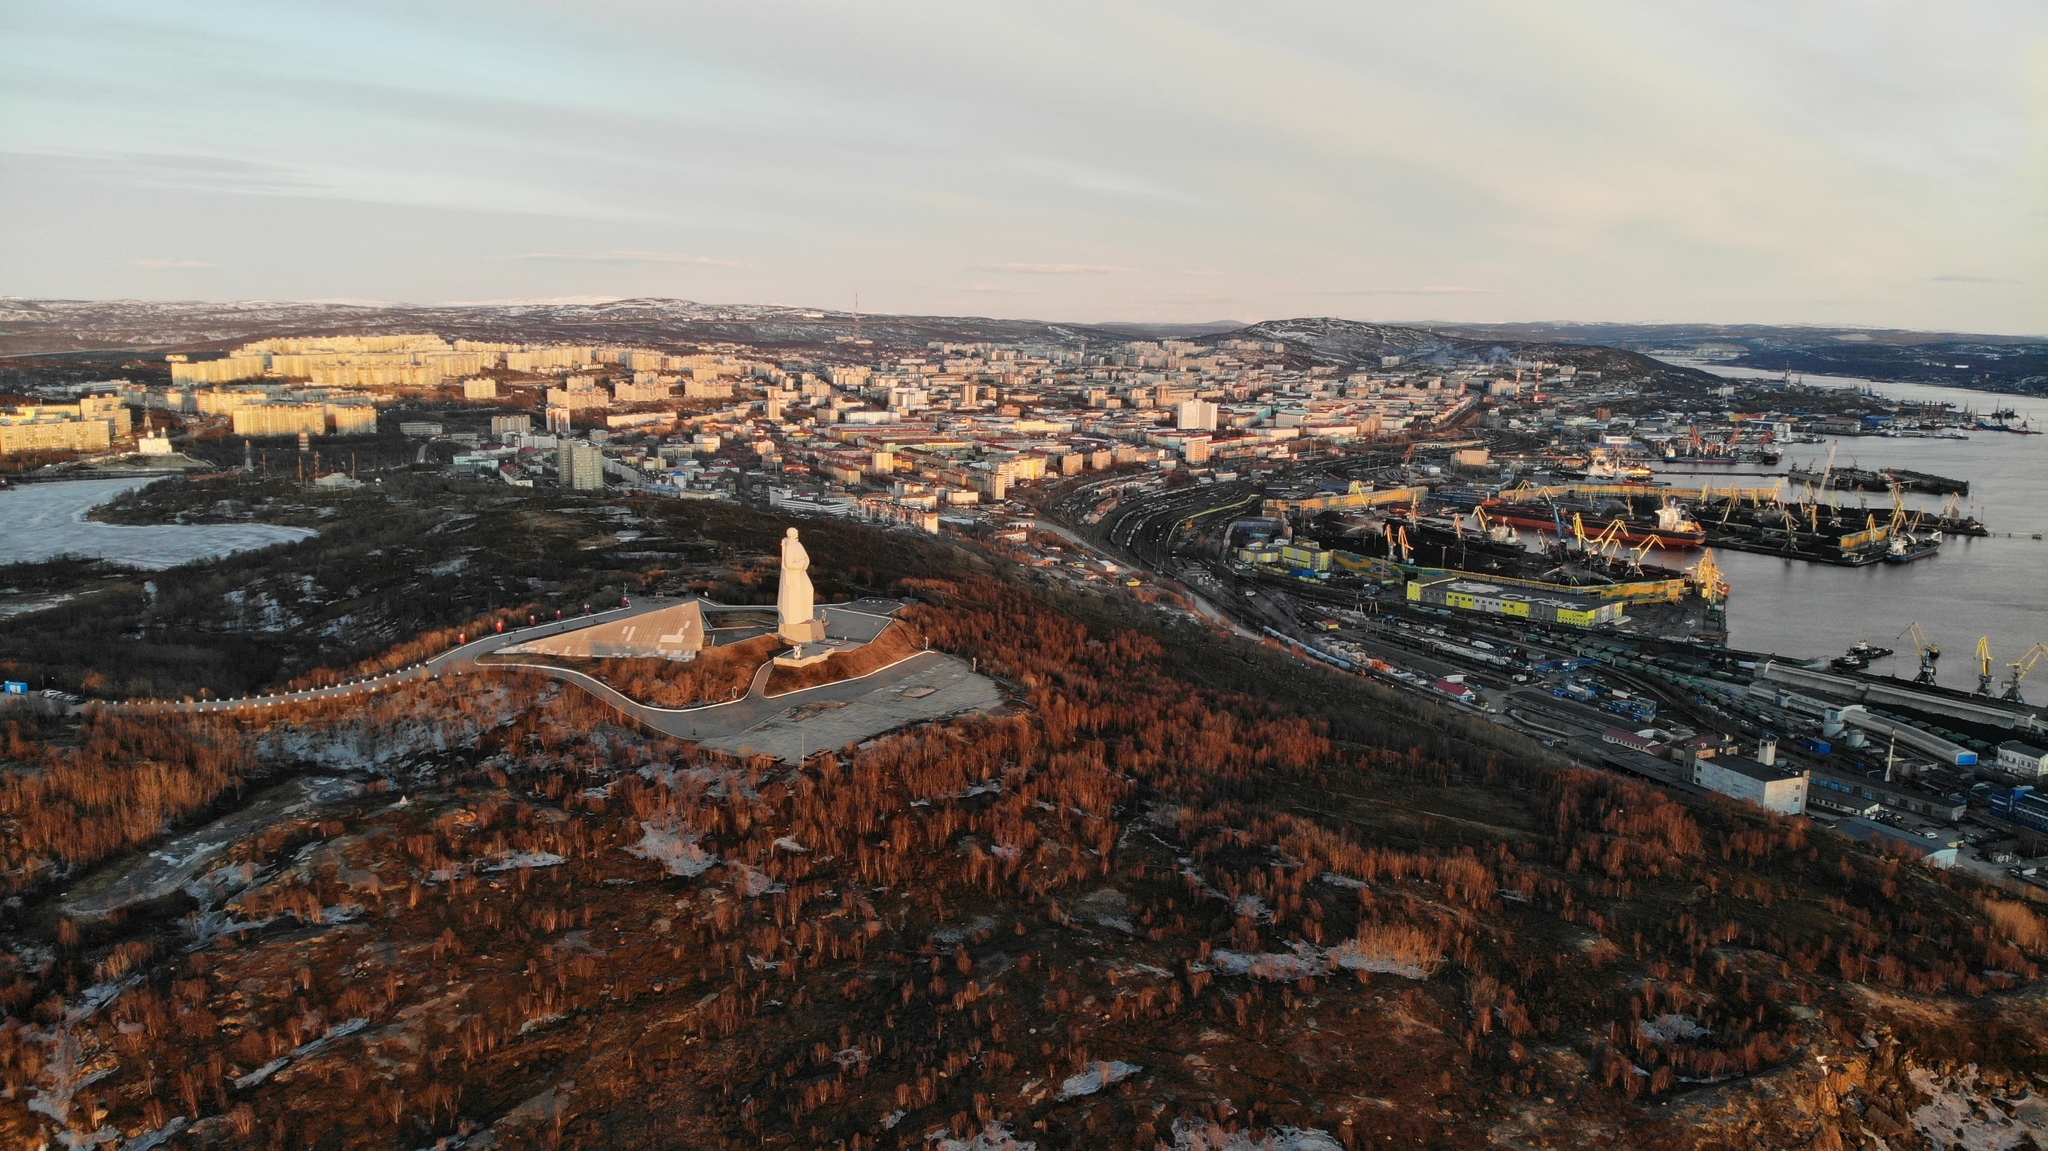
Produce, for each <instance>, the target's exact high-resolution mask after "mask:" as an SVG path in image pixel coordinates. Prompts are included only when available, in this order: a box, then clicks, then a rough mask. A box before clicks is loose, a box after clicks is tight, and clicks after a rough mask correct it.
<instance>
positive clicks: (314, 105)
mask: <svg viewBox="0 0 2048 1151" xmlns="http://www.w3.org/2000/svg"><path fill="white" fill-rule="evenodd" d="M4 21H5V24H4V26H5V27H6V28H7V30H8V33H9V34H8V35H7V36H5V37H4V38H0V59H4V60H5V61H6V62H7V64H8V67H7V69H6V73H5V77H4V78H0V101H4V104H5V106H6V108H7V110H8V112H9V114H8V115H7V116H5V117H0V171H4V173H5V176H6V178H5V179H4V180H0V209H4V211H5V214H6V219H7V223H6V224H5V225H4V226H0V229H4V230H0V242H4V243H5V245H6V247H7V250H8V251H9V257H10V258H9V259H8V260H6V261H5V263H4V265H0V272H4V275H0V292H5V293H7V294H10V295H15V296H22V297H30V298H76V299H100V300H104V299H115V298H133V299H142V300H156V301H174V300H210V301H220V302H230V301H237V300H251V299H262V300H271V301H299V300H336V299H352V300H358V301H387V300H388V301H401V300H402V301H417V302H419V303H416V304H415V305H414V306H432V304H434V303H440V302H449V301H492V300H507V299H535V298H561V297H577V296H583V297H590V296H613V297H618V298H645V297H663V298H680V299H690V300H708V301H731V302H741V301H749V300H755V301H765V300H794V301H798V302H797V303H793V304H790V305H787V306H792V307H810V308H820V307H822V308H831V309H833V310H847V309H849V308H851V306H852V305H853V302H854V295H855V293H858V294H859V296H860V299H861V310H862V311H864V312H871V313H875V314H881V313H891V314H906V315H907V314H927V315H984V316H990V317H997V318H1012V319H1021V318H1043V317H1046V316H1066V317H1071V316H1090V317H1095V318H1093V319H1090V320H1086V321H1081V320H1067V321H1054V322H1075V323H1080V322H1087V323H1106V322H1151V323H1206V322H1221V321H1222V320H1225V319H1230V320H1251V319H1271V318H1279V317H1291V316H1325V315H1334V316H1343V317H1346V318H1353V319H1360V320H1367V321H1373V322H1384V323H1407V324H1416V323H1440V324H1474V323H1481V324H1485V323H1622V324H1656V323H1687V324H1692V323H1697V324H1730V325H1734V324H1757V325H1778V326H1782V325H1803V326H1815V327H1837V326H1849V327H1867V328H1873V329H1907V330H1916V331H1952V332H1959V333H1984V334H2003V335H2035V334H2039V333H2041V332H2043V331H2044V330H2048V279H2044V277H2043V276H2042V274H2041V272H2040V269H2041V268H2043V267H2048V202H2044V198H2043V197H2042V195H2041V189H2042V188H2043V187H2048V112H2044V111H2043V110H2044V109H2048V98H2044V97H2048V9H2043V8H2042V7H2040V6H2038V5H2032V4H2027V3H2024V2H2022V0H1987V2H1985V3H1979V4H1973V5H1969V6H1963V7H1954V6H1951V7H1944V8H1940V9H1930V8H1926V7H1921V6H1912V5H1906V4H1886V5H1881V6H1876V7H1873V6H1871V5H1851V4H1847V3H1835V4H1822V5H1814V6H1804V7H1800V8H1796V9H1784V8H1782V6H1777V5H1771V4H1768V3H1764V2H1762V0H1740V2H1733V3H1728V4H1722V5H1715V6H1712V7H1711V8H1702V9H1683V10H1680V9H1672V10H1652V9H1643V8H1638V7H1634V6H1628V5H1621V4H1609V3H1595V2H1588V3H1579V4H1572V5H1567V6H1560V7H1552V8H1545V9H1542V10H1540V11H1538V10H1519V9H1503V8H1498V7H1494V6H1490V5H1484V4H1480V3H1476V2H1472V0H1454V2H1451V3H1446V4H1443V5H1433V6H1429V7H1428V8H1426V9H1416V8H1410V7H1408V6H1402V5H1395V4H1386V3H1366V4H1355V5H1335V4H1324V3H1305V2H1304V3H1281V4H1274V5H1269V6H1261V7H1259V8H1257V9H1244V8H1238V7H1234V6H1228V5H1221V4H1207V5H1192V6H1186V5H1183V6H1174V7H1171V8H1169V7H1164V6H1157V5H1152V4H1146V3H1136V2H1126V3H1114V4H1109V5H1091V6H1087V7H1082V6H1078V5H1032V6H1030V7H1028V8H1027V7H1024V6H987V5H981V6H974V7H972V8H961V7H954V6H936V5H924V4H914V3H904V4H889V5H870V6H864V7H862V8H859V9H857V10H856V9H850V8H844V7H840V6H835V5H828V4H806V3H790V4H771V5H759V6H751V7H747V8H743V9H733V8H725V7H720V6H708V5H703V6H698V5H680V6H678V5H657V4H651V3H645V2H644V0H617V2H614V3H608V4H597V5H578V6H569V5H558V4H550V3H541V2H536V0H527V2H520V3H510V4H500V5H491V6H483V5H476V4H463V3H455V4H449V5H442V6H437V7H434V8H430V9H429V8H420V7H418V6H400V5H397V4H389V3H367V4H358V5H351V6H348V7H345V8H344V7H341V6H299V7H293V8H275V7H272V6H266V5H259V4H254V3H249V2H247V0H191V2H182V3H173V4H168V5H142V4H138V3H133V2H132V0H99V2H87V3H82V4H77V5H69V6H42V7H31V6H16V7H15V8H13V9H10V10H9V12H8V14H7V15H6V16H5V17H4ZM1560 316H1562V317H1568V318H1565V319H1556V318H1538V317H1560Z"/></svg>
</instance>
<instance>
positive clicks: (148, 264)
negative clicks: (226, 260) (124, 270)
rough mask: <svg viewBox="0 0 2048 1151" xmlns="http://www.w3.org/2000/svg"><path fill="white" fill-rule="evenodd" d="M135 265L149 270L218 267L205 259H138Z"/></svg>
mask: <svg viewBox="0 0 2048 1151" xmlns="http://www.w3.org/2000/svg"><path fill="white" fill-rule="evenodd" d="M135 266H136V267H138V268H141V269H143V270H144V271H149V272H160V271H163V270H164V269H165V268H218V267H220V265H219V264H209V263H207V262H206V261H205V260H137V261H135Z"/></svg>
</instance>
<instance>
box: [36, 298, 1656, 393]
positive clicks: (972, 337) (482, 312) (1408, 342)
mask: <svg viewBox="0 0 2048 1151" xmlns="http://www.w3.org/2000/svg"><path fill="white" fill-rule="evenodd" d="M408 331H432V332H436V333H439V334H441V335H443V336H446V337H449V338H453V339H473V340H490V341H506V342H512V341H521V340H534V341H558V342H565V343H609V344H628V343H647V342H655V343H659V342H663V341H691V342H707V343H718V342H730V343H737V344H751V345H755V346H760V347H767V348H775V347H789V348H795V347H815V346H818V345H831V344H834V343H835V342H837V341H840V340H843V339H846V338H850V337H854V336H858V337H860V338H862V339H866V340H869V341H871V342H872V343H874V344H875V345H880V346H883V347H887V348H890V349H902V350H905V351H922V350H923V349H924V347H925V345H926V344H928V343H930V342H932V341H935V340H936V341H944V342H950V343H983V342H987V343H1012V344H1034V343H1036V344H1046V345H1054V346H1065V347H1075V346H1080V345H1083V344H1094V345H1097V346H1108V345H1112V344H1120V343H1124V342H1126V341H1130V340H1137V339H1191V340H1194V341H1195V342H1198V343H1201V344H1205V345H1209V346H1216V345H1219V344H1222V343H1224V342H1226V341H1229V340H1257V341H1260V342H1264V343H1281V344H1285V345H1286V347H1287V349H1288V351H1289V352H1290V353H1291V354H1294V355H1298V356H1300V357H1302V358H1303V359H1304V360H1306V361H1308V362H1310V363H1316V364H1326V365H1332V366H1337V367H1341V368H1344V369H1347V370H1349V369H1354V368H1358V367H1367V368H1374V367H1378V366H1379V363H1380V358H1381V357H1383V356H1388V355H1399V356H1401V357H1403V358H1404V359H1407V360H1410V361H1419V362H1428V363H1442V364H1445V365H1449V364H1451V363H1454V362H1456V363H1465V364H1470V363H1473V362H1478V363H1482V364H1492V365H1512V363H1513V362H1515V361H1517V360H1524V361H1526V360H1534V359H1546V360H1551V361H1553V362H1562V363H1572V364H1576V365H1577V366H1579V367H1581V368H1584V369H1587V370H1610V371H1611V370H1625V371H1628V372H1630V373H1632V374H1637V375H1648V376H1683V375H1686V374H1688V372H1687V369H1682V368H1672V367H1670V366H1668V365H1665V364H1662V363H1660V362H1658V361H1656V360H1652V359H1650V358H1648V357H1646V356H1642V355H1639V354H1637V353H1634V352H1629V351H1613V350H1611V349H1606V348H1599V347H1594V346H1591V345H1586V344H1576V343H1560V342H1529V341H1520V340H1508V339H1502V338H1499V337H1498V336H1493V337H1490V338H1489V337H1484V336H1482V337H1480V338H1465V337H1462V336H1458V335H1454V334H1447V333H1443V332H1438V331H1432V330H1429V329H1427V328H1421V327H1413V326H1407V325H1399V324H1376V323H1368V322H1365V321H1359V320H1346V319H1339V318H1336V317H1331V316H1312V317H1296V318H1292V319H1276V320H1264V321H1260V322H1258V323H1255V324H1250V325H1237V324H1234V323H1230V322H1225V321H1216V322H1210V323H1205V324H1143V323H1131V322H1115V323H1105V324H1078V323H1051V322H1045V321H1039V320H1011V319H995V318H990V317H982V316H910V315H859V316H856V315H855V314H854V313H852V312H844V311H836V310H832V309H825V308H804V307H794V306H789V305H781V304H702V303H698V302H695V301H692V300H674V299H601V300H570V301H533V302H507V303H491V304H440V305H411V304H378V303H370V302H363V303H357V302H344V301H273V300H244V301H237V302H233V303H209V302H198V301H179V302H157V301H147V300H35V299H24V298H19V297H9V298H0V354H7V355H16V356H22V355H51V354H64V353H89V352H99V351H117V350H119V351H130V350H132V351H149V352H166V351H187V352H209V351H219V350H223V349H226V348H229V347H232V346H234V345H236V344H241V343H245V342H248V341H250V340H257V339H263V338H266V337H273V336H286V335H327V334H356V335H363V334H373V333H380V332H382V333H391V332H408Z"/></svg>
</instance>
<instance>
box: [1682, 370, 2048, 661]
mask: <svg viewBox="0 0 2048 1151" xmlns="http://www.w3.org/2000/svg"><path fill="white" fill-rule="evenodd" d="M1674 362H1677V363H1683V364H1684V365H1685V366H1687V367H1697V368H1701V369H1704V370H1706V371H1709V372H1713V373H1715V374H1717V375H1722V376H1727V377H1731V378H1746V379H1758V378H1776V377H1777V376H1778V373H1774V372H1759V371H1754V370H1751V369H1743V368H1733V367H1727V366H1724V365H1720V364H1714V363H1702V362H1698V361H1692V360H1683V361H1674ZM1804 382H1805V383H1807V384H1809V385H1814V386H1823V387H1843V388H1869V389H1871V390H1873V391H1875V392H1877V393H1878V394H1879V395H1882V396H1885V397H1887V398H1890V399H1894V400H1905V401H1910V402H1916V403H1919V402H1924V403H1933V404H1943V403H1946V404H1953V405H1955V406H1956V407H1957V408H1958V409H1961V408H1966V407H1967V408H1970V409H1972V410H1974V411H1976V412H1977V413H1978V414H1979V415H1981V416H1987V417H1988V416H1989V414H1990V413H1991V412H1993V411H1995V410H1997V409H1999V408H2011V409H2012V410H2013V411H2014V412H2016V413H2017V416H2016V417H2015V418H2014V421H2013V422H2014V423H2017V422H2018V421H2019V419H2022V418H2024V419H2025V420H2027V421H2028V423H2029V424H2030V425H2031V426H2033V427H2035V428H2039V429H2044V430H2048V400H2042V399H2039V398H2033V397H2027V396H2009V395H1999V394H1996V393H1992V392H1977V391H1969V390H1966V389H1961V388H1942V387H1934V386H1930V385H1923V384H1893V383H1877V382H1873V381H1870V380H1860V379H1853V378H1848V377H1840V376H1834V377H1829V376H1806V377H1804ZM1788 406H1792V405H1788ZM1964 434H1966V435H1968V436H1969V439H1967V440H1957V439H1932V438H1927V439H1918V438H1909V437H1881V436H1843V437H1839V438H1836V439H1831V440H1829V441H1828V442H1826V443H1820V444H1786V445H1783V446H1782V450H1783V452H1784V458H1783V461H1782V462H1781V464H1780V465H1779V466H1778V467H1777V468H1771V469H1756V468H1753V467H1744V468H1738V469H1730V468H1725V467H1718V468H1705V467H1703V468H1699V469H1697V470H1694V471H1685V470H1682V469H1677V468H1673V469H1668V470H1665V469H1660V472H1661V474H1660V476H1659V478H1660V479H1662V480H1665V481H1667V482H1669V483H1671V484H1672V485H1674V486H1676V487H1685V486H1688V485H1693V486H1696V485H1698V484H1699V483H1701V482H1704V481H1708V480H1711V482H1713V483H1714V484H1715V485H1716V486H1717V487H1723V486H1726V485H1728V484H1729V483H1731V482H1737V483H1741V484H1743V485H1744V486H1757V487H1770V486H1771V485H1772V484H1773V483H1776V482H1778V481H1779V480H1780V479H1781V478H1782V475H1781V474H1780V475H1760V474H1758V472H1759V471H1764V472H1776V473H1782V472H1783V471H1784V469H1785V468H1786V467H1789V466H1792V465H1803V464H1809V463H1810V464H1813V465H1815V466H1820V465H1824V464H1825V463H1826V462H1827V458H1828V451H1829V449H1830V448H1831V447H1832V448H1834V451H1835V462H1836V463H1837V464H1838V465H1840V466H1845V467H1846V466H1852V465H1853V466H1860V467H1864V468H1873V469H1876V468H1905V469H1910V470H1913V471H1920V472H1931V473H1933V474H1935V475H1941V476H1950V477H1953V478H1956V479H1963V480H1968V481H1969V482H1970V494H1969V496H1967V497H1965V498H1964V500H1963V504H1964V506H1965V508H1970V507H1971V506H1972V505H1974V510H1975V513H1976V515H1977V517H1978V518H1979V519H1981V520H1982V521H1983V522H1984V525H1985V527H1986V528H1988V529H1989V530H1990V532H1991V533H1992V534H1991V535H1990V536H1989V537H1986V538H1969V537H1957V536H1951V537H1949V538H1948V539H1947V540H1946V541H1945V542H1944V543H1943V544H1942V547H1941V551H1940V553H1939V554H1937V555H1935V556H1934V557H1932V558H1930V559H1926V560H1921V561H1919V562H1917V563H1909V564H1875V565H1872V566H1870V567H1864V568H1846V567H1836V566H1834V565H1831V564H1819V563H1805V562H1802V561H1798V560H1787V559H1779V558H1776V557H1773V556H1767V555H1757V554H1753V553H1748V552H1736V551H1727V550H1725V549H1724V550H1717V551H1716V552H1715V553H1714V556H1715V560H1716V562H1718V563H1719V564H1720V565H1721V568H1722V570H1723V571H1724V572H1726V573H1727V576H1728V580H1729V582H1730V584H1731V585H1732V586H1733V588H1734V591H1733V594H1732V595H1731V596H1730V598H1729V602H1728V626H1729V637H1728V642H1729V646H1731V647H1736V648H1742V649H1745V650H1749V651H1760V652H1771V653H1775V654H1778V655H1784V656H1791V657H1796V658H1801V659H1811V658H1814V657H1818V656H1834V655H1840V654H1841V653H1842V651H1843V650H1844V649H1845V648H1847V647H1848V646H1849V645H1850V644H1852V643H1854V642H1855V641H1857V640H1859V639H1867V640H1869V641H1870V642H1871V643H1873V644H1880V645H1882V646H1885V647H1893V648H1898V649H1899V652H1900V653H1899V654H1898V655H1895V656H1892V657H1890V658H1889V659H1883V660H1879V661H1878V662H1876V663H1875V664H1873V665H1872V666H1871V670H1872V671H1873V672H1877V673H1880V674H1891V675H1905V676H1910V675H1912V674H1913V671H1914V668H1915V666H1916V664H1915V660H1914V656H1913V653H1912V644H1911V641H1909V640H1898V639H1897V638H1896V637H1897V636H1898V635H1899V633H1900V632H1901V631H1903V630H1904V629H1905V627H1906V625H1907V624H1909V623H1912V622H1914V621H1918V622H1919V624H1920V626H1921V627H1922V628H1923V629H1924V630H1925V631H1926V633H1927V636H1928V639H1929V641H1930V642H1932V643H1934V644H1937V645H1939V646H1940V647H1941V649H1942V660H1941V663H1940V669H1941V673H1940V682H1941V683H1942V684H1943V685H1944V686H1946V687H1954V688H1961V689H1964V690H1969V689H1971V688H1974V687H1975V686H1976V684H1977V674H1976V672H1977V669H1976V666H1975V655H1974V653H1975V651H1976V647H1977V640H1978V637H1980V636H1988V637H1989V638H1990V640H1991V650H1992V656H1993V660H1994V666H1993V669H1992V670H1993V672H1994V674H1995V675H1996V676H1997V677H1998V683H1997V684H1996V685H1994V690H1997V688H1998V687H2002V686H2003V684H2004V682H2005V677H2006V675H2007V674H2008V672H2007V668H2006V667H2005V666H2004V665H2005V664H2006V663H2007V662H2009V661H2011V660H2014V659H2017V658H2019V656H2020V654H2021V653H2022V652H2024V651H2025V650H2026V649H2027V647H2028V646H2029V645H2031V644H2033V643H2036V642H2041V643H2048V435H2039V436H2022V435H2014V434H2011V433H2009V432H1996V431H1989V432H1987V431H1972V430H1968V429H1964ZM1785 490H1786V492H1787V494H1788V497H1790V496H1794V495H1797V494H1803V491H1804V489H1803V488H1801V487H1795V486H1794V485H1792V484H1791V483H1790V482H1789V481H1787V483H1786V488H1785ZM1837 499H1838V501H1839V502H1840V504H1841V505H1842V506H1843V507H1844V508H1853V507H1856V506H1857V505H1858V504H1867V505H1868V506H1869V507H1870V509H1871V510H1872V511H1873V512H1874V513H1875V514H1876V515H1877V518H1878V522H1880V523H1883V522H1885V521H1886V520H1887V519H1888V518H1889V517H1890V515H1891V511H1892V504H1891V497H1890V496H1889V495H1887V494H1886V493H1883V492H1868V493H1862V492H1842V493H1840V494H1839V495H1838V496H1837ZM1941 502H1942V501H1941V500H1940V499H1939V498H1937V497H1929V496H1909V497H1908V498H1907V503H1908V506H1909V507H1913V508H1925V509H1930V510H1931V509H1934V508H1938V507H1939V506H1940V504H1941ZM2028 686H2029V687H2030V688H2031V689H2032V690H2031V692H2030V696H2031V697H2032V698H2035V699H2036V700H2048V661H2044V663H2043V664H2042V665H2041V667H2040V668H2039V669H2037V670H2036V671H2035V673H2034V675H2033V676H2031V677H2029V684H2028Z"/></svg>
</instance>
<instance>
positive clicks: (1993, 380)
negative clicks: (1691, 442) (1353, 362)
mask: <svg viewBox="0 0 2048 1151" xmlns="http://www.w3.org/2000/svg"><path fill="white" fill-rule="evenodd" d="M1427 327H1428V328H1429V330H1430V331H1432V332H1436V333H1440V334H1442V335H1443V336H1445V337H1447V338H1453V339H1465V340H1472V339H1502V340H1515V341H1523V340H1543V341H1554V342H1558V343H1579V344H1588V345H1591V344H1599V345H1604V346H1607V347H1615V348H1623V349H1627V350H1629V351H1635V352H1644V353H1650V354H1659V355H1666V356H1677V357H1681V358H1684V357H1696V358H1700V359H1711V360H1714V361H1717V362H1720V363H1725V364H1730V365H1733V366H1736V367H1744V368H1757V369H1761V370H1764V371H1772V372H1776V371H1793V372H1801V373H1806V374H1810V375H1828V376H1852V377H1859V378H1863V379H1870V380H1889V381H1900V382H1905V383H1921V384H1939V385H1942V386H1944V387H1957V388H1975V389H1979V390H1982V391H1989V392H2004V393H2010V394H2015V395H2037V396H2038V395H2048V337H2044V336H2001V335H1987V334H1984V333H1972V332H1916V331H1909V330H1905V329H1898V328H1847V327H1818V326H1816V327H1802V326H1783V325H1769V324H1578V323H1543V324H1430V325H1427Z"/></svg>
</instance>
